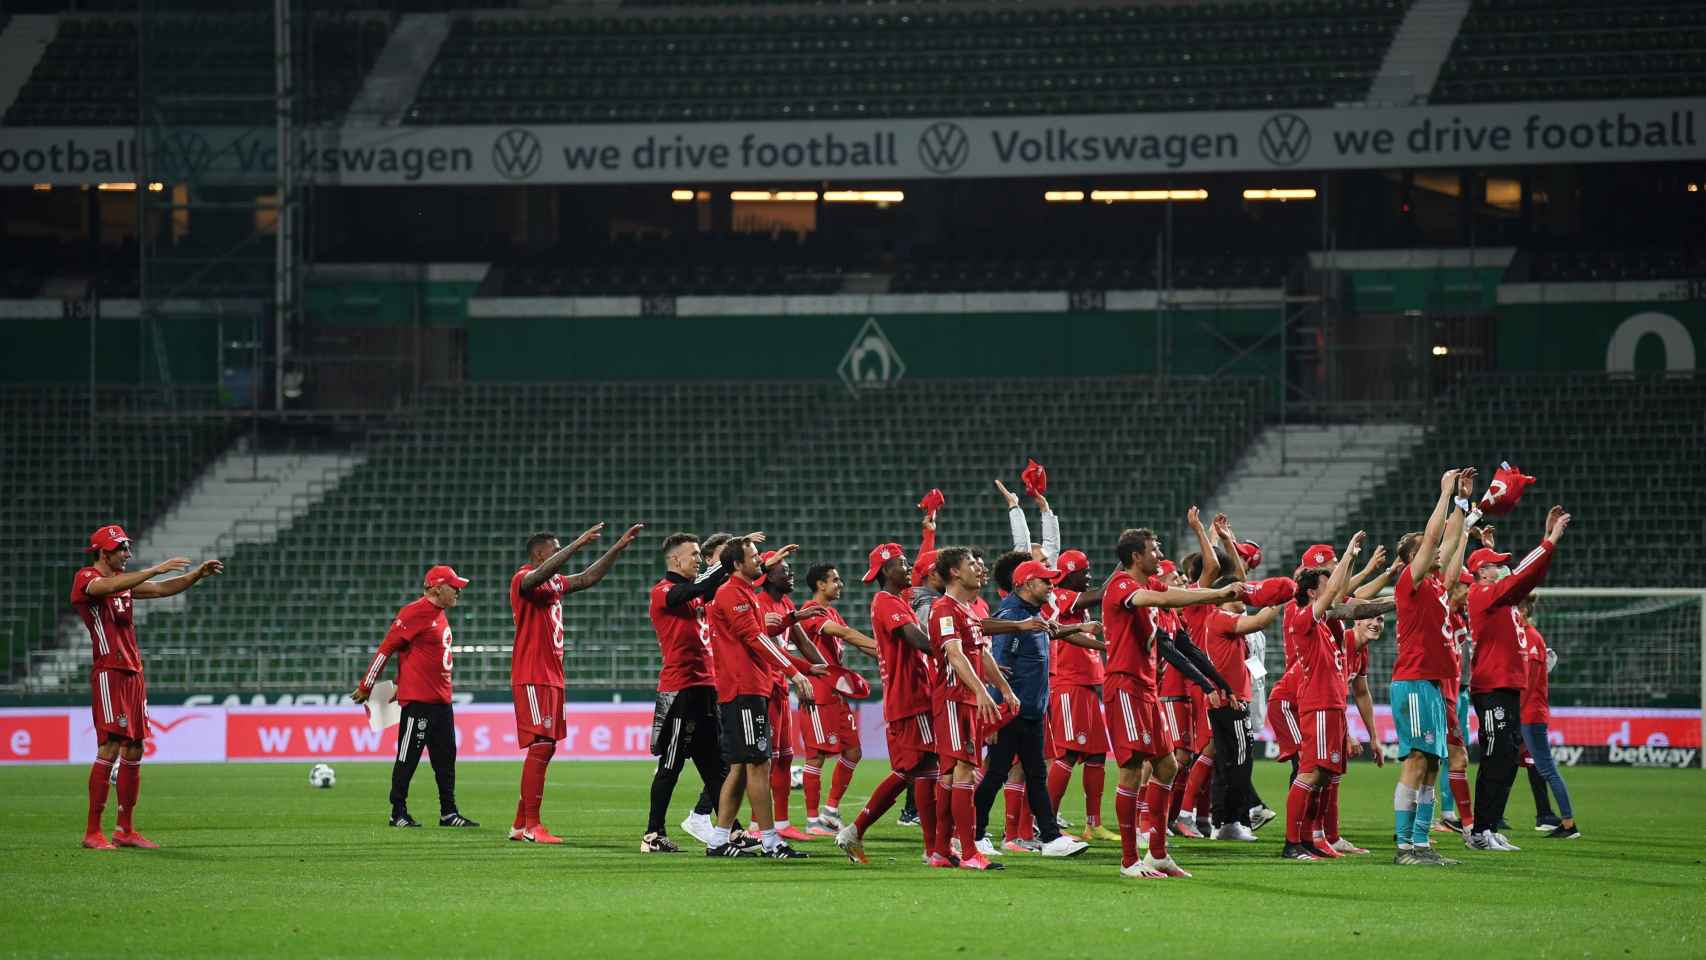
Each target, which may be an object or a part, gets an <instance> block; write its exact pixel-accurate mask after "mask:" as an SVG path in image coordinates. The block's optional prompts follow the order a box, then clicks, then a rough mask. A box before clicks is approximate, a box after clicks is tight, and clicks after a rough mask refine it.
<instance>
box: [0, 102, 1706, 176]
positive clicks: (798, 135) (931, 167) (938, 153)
mask: <svg viewBox="0 0 1706 960" xmlns="http://www.w3.org/2000/svg"><path fill="white" fill-rule="evenodd" d="M1703 113H1706V103H1703V102H1702V101H1701V100H1698V99H1686V98H1679V99H1661V100H1602V101H1550V102H1539V103H1500V104H1478V105H1462V104H1450V105H1438V106H1420V107H1371V108H1367V109H1343V110H1335V109H1324V110H1281V111H1212V112H1206V113H1156V114H1112V115H1088V116H1064V115H1063V116H1042V117H959V118H943V119H919V120H905V119H895V120H848V121H782V122H771V123H686V124H620V125H607V126H600V125H505V126H478V127H448V126H428V127H349V128H331V127H327V128H319V129H314V130H310V131H306V132H304V133H303V134H302V135H301V138H300V140H299V142H298V143H297V144H296V145H295V150H294V156H295V157H296V158H297V162H298V163H299V164H300V166H301V170H302V172H303V173H304V174H305V175H307V176H309V177H312V178H314V179H315V180H316V181H317V182H319V183H322V184H329V185H336V184H342V185H351V186H401V185H410V184H418V185H472V184H526V183H540V184H590V183H654V182H655V183H664V182H669V183H679V184H686V185H691V184H695V183H709V182H722V181H747V182H751V183H765V182H772V181H818V180H834V181H841V182H847V181H865V182H870V181H896V180H932V179H950V178H975V177H1036V176H1072V175H1086V176H1093V175H1105V174H1138V173H1199V172H1213V171H1245V170H1247V171H1267V172H1277V171H1292V170H1343V169H1359V168H1380V167H1457V166H1481V165H1489V164H1500V165H1503V164H1543V163H1613V162H1622V163H1627V162H1636V161H1652V160H1681V159H1690V158H1697V157H1701V156H1706V116H1703V115H1702V114H1703ZM150 147H151V149H152V151H153V153H154V156H155V157H156V158H157V161H156V163H155V164H154V165H153V166H152V167H151V169H153V170H156V171H157V172H158V173H159V176H158V179H168V180H186V179H187V180H206V181H210V182H227V183H232V182H244V183H266V182H269V181H270V180H271V179H272V177H273V175H274V171H275V170H276V168H277V165H278V149H277V143H276V139H275V135H274V133H273V131H272V130H271V129H260V128H190V127H178V128H171V129H167V130H163V131H160V132H158V133H156V134H154V139H153V140H152V141H151V143H150ZM140 160H141V158H140V157H139V156H138V149H137V144H136V142H135V139H134V131H133V130H132V129H130V128H123V127H94V128H75V127H0V184H27V183H54V184H61V183H63V184H75V183H90V182H97V181H103V180H135V179H136V178H137V177H138V171H139V170H141V169H142V164H141V162H140Z"/></svg>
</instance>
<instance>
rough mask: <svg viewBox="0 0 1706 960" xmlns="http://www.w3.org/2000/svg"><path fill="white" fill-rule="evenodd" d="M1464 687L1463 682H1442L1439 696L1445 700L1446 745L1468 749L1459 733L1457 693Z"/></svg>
mask: <svg viewBox="0 0 1706 960" xmlns="http://www.w3.org/2000/svg"><path fill="white" fill-rule="evenodd" d="M1462 685H1463V681H1462V680H1441V681H1440V682H1439V695H1440V696H1441V697H1443V698H1445V745H1446V746H1448V747H1465V748H1466V747H1467V746H1468V745H1467V744H1465V743H1464V742H1463V737H1462V736H1461V735H1460V734H1459V733H1458V732H1457V731H1458V729H1459V728H1458V725H1457V691H1458V689H1459V688H1461V687H1462Z"/></svg>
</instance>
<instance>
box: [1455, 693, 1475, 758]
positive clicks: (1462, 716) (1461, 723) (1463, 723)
mask: <svg viewBox="0 0 1706 960" xmlns="http://www.w3.org/2000/svg"><path fill="white" fill-rule="evenodd" d="M1474 712H1475V708H1474V707H1473V706H1472V705H1470V703H1469V685H1468V684H1464V685H1463V689H1462V690H1459V691H1457V736H1458V737H1459V738H1460V742H1461V743H1462V744H1463V745H1464V748H1465V749H1467V748H1468V746H1469V715H1470V714H1471V713H1474Z"/></svg>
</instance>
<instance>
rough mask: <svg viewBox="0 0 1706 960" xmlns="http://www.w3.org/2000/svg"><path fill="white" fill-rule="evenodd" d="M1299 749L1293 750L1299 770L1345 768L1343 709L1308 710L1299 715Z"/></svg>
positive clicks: (1339, 770) (1342, 771)
mask: <svg viewBox="0 0 1706 960" xmlns="http://www.w3.org/2000/svg"><path fill="white" fill-rule="evenodd" d="M1298 719H1299V720H1300V721H1301V724H1302V727H1303V749H1302V750H1300V751H1298V754H1297V767H1298V769H1299V770H1305V771H1307V770H1315V769H1321V770H1326V771H1328V772H1330V773H1344V772H1345V709H1344V708H1343V707H1340V708H1339V709H1337V710H1310V711H1309V712H1307V713H1305V714H1303V716H1301V717H1300V718H1298Z"/></svg>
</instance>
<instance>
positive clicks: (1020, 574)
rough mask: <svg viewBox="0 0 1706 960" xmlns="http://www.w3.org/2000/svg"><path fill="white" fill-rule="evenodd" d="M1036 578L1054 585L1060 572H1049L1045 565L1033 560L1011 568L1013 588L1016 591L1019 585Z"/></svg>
mask: <svg viewBox="0 0 1706 960" xmlns="http://www.w3.org/2000/svg"><path fill="white" fill-rule="evenodd" d="M1038 577H1040V578H1042V579H1044V580H1047V581H1048V582H1049V583H1054V582H1055V581H1057V580H1059V579H1060V571H1059V570H1050V569H1049V567H1048V564H1046V563H1038V562H1037V561H1035V560H1026V561H1025V562H1024V563H1021V564H1019V565H1018V566H1017V567H1014V568H1013V588H1014V589H1015V590H1017V589H1018V588H1019V584H1021V583H1024V582H1025V581H1027V580H1031V579H1033V578H1038Z"/></svg>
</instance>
